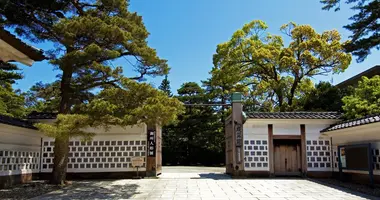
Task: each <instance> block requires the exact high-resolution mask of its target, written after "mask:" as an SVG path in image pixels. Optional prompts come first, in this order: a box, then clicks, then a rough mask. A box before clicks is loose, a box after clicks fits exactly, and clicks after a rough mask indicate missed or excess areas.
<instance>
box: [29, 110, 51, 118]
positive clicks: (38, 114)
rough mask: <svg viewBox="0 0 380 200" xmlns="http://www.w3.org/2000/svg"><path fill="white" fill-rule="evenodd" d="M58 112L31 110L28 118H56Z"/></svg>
mask: <svg viewBox="0 0 380 200" xmlns="http://www.w3.org/2000/svg"><path fill="white" fill-rule="evenodd" d="M57 115H58V113H52V112H36V111H33V112H31V113H30V114H29V115H28V116H27V118H28V119H56V118H57Z"/></svg>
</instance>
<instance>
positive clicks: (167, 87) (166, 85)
mask: <svg viewBox="0 0 380 200" xmlns="http://www.w3.org/2000/svg"><path fill="white" fill-rule="evenodd" d="M158 89H160V90H162V91H163V92H165V94H166V95H168V96H169V97H171V96H173V94H172V91H170V81H169V79H168V75H165V78H164V79H163V80H162V82H161V85H160V86H159V87H158Z"/></svg>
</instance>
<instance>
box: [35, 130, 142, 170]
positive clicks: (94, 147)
mask: <svg viewBox="0 0 380 200" xmlns="http://www.w3.org/2000/svg"><path fill="white" fill-rule="evenodd" d="M89 131H91V132H96V133H97V134H96V136H94V137H93V139H92V140H91V141H87V142H84V141H81V138H72V139H71V140H70V143H71V144H70V155H69V162H68V169H67V171H68V172H72V173H76V172H121V171H136V169H135V168H133V167H132V166H131V159H132V158H133V157H144V164H145V162H146V141H147V135H146V133H147V132H146V126H145V125H140V126H133V127H127V128H121V127H112V128H111V129H110V131H108V132H104V131H102V130H99V129H98V130H96V129H93V130H89ZM53 147H54V138H49V137H44V138H43V154H42V156H43V157H42V165H41V171H42V172H51V171H52V164H53V157H54V154H53ZM145 170H146V168H145V166H144V167H142V168H139V171H145Z"/></svg>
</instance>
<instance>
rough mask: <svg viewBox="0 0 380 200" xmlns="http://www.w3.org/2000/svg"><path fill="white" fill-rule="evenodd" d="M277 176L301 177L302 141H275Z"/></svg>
mask: <svg viewBox="0 0 380 200" xmlns="http://www.w3.org/2000/svg"><path fill="white" fill-rule="evenodd" d="M273 146H274V174H275V176H301V174H302V165H301V140H300V139H273Z"/></svg>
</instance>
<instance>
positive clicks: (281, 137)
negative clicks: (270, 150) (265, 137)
mask: <svg viewBox="0 0 380 200" xmlns="http://www.w3.org/2000/svg"><path fill="white" fill-rule="evenodd" d="M272 138H273V139H274V140H277V139H281V140H300V139H301V135H273V136H272Z"/></svg>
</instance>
